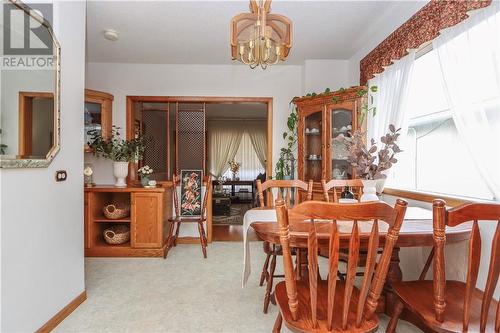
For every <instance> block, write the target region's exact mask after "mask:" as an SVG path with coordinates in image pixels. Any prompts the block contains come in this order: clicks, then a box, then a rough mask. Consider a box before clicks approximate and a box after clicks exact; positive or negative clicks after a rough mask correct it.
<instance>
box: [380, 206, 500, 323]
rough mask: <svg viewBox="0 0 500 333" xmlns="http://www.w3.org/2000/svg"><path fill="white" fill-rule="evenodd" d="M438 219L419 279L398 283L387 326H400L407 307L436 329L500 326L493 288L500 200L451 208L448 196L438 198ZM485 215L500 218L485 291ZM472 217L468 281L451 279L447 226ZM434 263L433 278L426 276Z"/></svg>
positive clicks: (499, 265) (499, 253) (499, 252)
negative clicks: (448, 277)
mask: <svg viewBox="0 0 500 333" xmlns="http://www.w3.org/2000/svg"><path fill="white" fill-rule="evenodd" d="M433 220H434V247H433V249H432V251H431V253H430V255H429V258H428V259H427V262H426V264H425V266H424V269H423V271H422V273H421V274H420V277H419V279H418V281H405V282H398V283H394V284H393V285H392V288H393V291H394V292H395V293H396V295H397V296H398V298H399V300H398V303H397V304H396V306H395V310H394V312H393V316H392V318H391V321H390V322H389V325H388V326H387V332H394V331H395V330H396V326H397V322H398V318H399V316H400V315H401V312H402V310H403V309H407V310H408V311H410V312H411V313H413V314H414V315H415V316H416V317H417V318H418V320H419V321H420V323H422V324H423V325H424V326H425V328H426V329H427V331H430V332H499V331H500V307H499V302H498V300H494V299H493V293H494V291H495V287H496V285H497V282H498V276H499V274H500V205H498V204H481V203H471V204H465V205H462V206H459V207H456V208H453V209H450V210H447V209H446V203H445V202H444V201H443V200H434V202H433ZM479 220H481V221H484V223H496V229H495V234H494V236H493V239H492V247H491V257H490V261H489V268H488V277H487V280H486V287H485V289H484V291H481V290H479V289H478V288H477V287H476V282H477V277H478V273H479V263H480V261H481V247H482V245H481V243H482V242H483V240H481V235H480V232H479V226H478V221H479ZM466 222H472V223H473V224H472V232H471V236H470V239H469V255H468V265H467V278H466V281H465V282H459V281H451V280H446V277H445V258H444V247H445V243H446V233H445V227H446V226H449V227H454V226H457V225H459V224H462V223H466ZM483 246H484V244H483ZM431 263H432V265H433V279H432V280H425V277H426V275H427V271H428V270H429V267H430V265H431Z"/></svg>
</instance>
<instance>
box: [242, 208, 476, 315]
mask: <svg viewBox="0 0 500 333" xmlns="http://www.w3.org/2000/svg"><path fill="white" fill-rule="evenodd" d="M310 224H311V222H309V221H291V223H290V246H291V247H294V248H296V249H298V250H299V251H298V252H299V253H302V255H300V270H299V272H300V274H299V276H304V277H307V276H308V275H307V255H305V253H304V251H307V237H308V234H309V228H310ZM315 225H316V231H317V233H318V243H319V244H318V246H319V249H320V253H328V246H329V241H330V239H329V238H330V228H331V222H328V221H315ZM337 225H338V230H339V233H340V237H339V240H340V244H339V247H340V248H341V249H348V248H349V237H350V233H351V230H352V225H353V222H352V221H337ZM432 225H433V224H432V211H431V210H429V209H424V208H420V207H408V208H407V210H406V214H405V219H404V221H403V224H402V226H401V230H400V232H399V238H398V240H397V243H396V246H395V247H394V249H393V251H392V255H391V261H390V264H389V271H388V273H387V278H386V283H385V286H384V294H383V295H384V297H383V300H382V301H381V302H380V306H379V307H378V312H385V313H386V314H388V315H390V314H391V313H392V310H393V308H394V305H395V303H396V301H397V299H396V295H395V294H394V293H393V292H392V287H391V284H392V283H394V282H399V281H402V280H403V272H402V270H401V267H400V259H399V251H400V248H404V247H430V246H433V244H434V239H433V226H432ZM243 226H244V228H243V229H244V234H243V238H244V239H243V244H244V268H243V280H242V284H243V286H244V285H245V284H246V282H247V281H248V278H249V277H250V273H251V267H250V246H249V240H248V238H247V232H248V230H249V229H250V227H251V228H253V229H254V231H255V233H256V234H257V236H258V237H259V238H260V239H261V240H263V241H266V242H269V243H270V244H275V245H279V244H280V232H279V227H278V223H277V219H276V211H275V210H274V209H270V208H253V209H251V210H248V211H247V212H246V214H245V216H244V219H243ZM358 228H359V232H360V249H363V248H364V249H366V248H367V245H368V237H369V233H370V231H371V222H368V221H366V223H359V224H358ZM387 230H388V224H386V223H380V222H379V234H380V236H379V237H380V239H379V246H380V247H383V246H384V243H385V236H386V232H387ZM471 230H472V223H464V224H461V225H459V226H456V227H446V243H447V244H449V243H457V242H463V241H466V240H468V239H469V237H470V233H471Z"/></svg>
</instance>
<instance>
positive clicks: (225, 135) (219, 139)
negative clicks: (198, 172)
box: [208, 121, 244, 177]
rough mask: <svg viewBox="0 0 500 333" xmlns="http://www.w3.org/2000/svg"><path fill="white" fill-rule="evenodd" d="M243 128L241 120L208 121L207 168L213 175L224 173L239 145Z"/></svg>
mask: <svg viewBox="0 0 500 333" xmlns="http://www.w3.org/2000/svg"><path fill="white" fill-rule="evenodd" d="M243 132H244V128H243V126H242V123H241V122H236V121H234V122H231V126H228V124H227V121H209V122H208V170H209V172H210V174H211V175H212V176H214V177H218V176H219V175H222V174H224V173H225V172H226V171H227V170H228V169H229V165H228V162H229V161H231V160H233V159H234V156H235V155H236V153H237V152H238V148H239V147H240V143H241V138H242V137H243Z"/></svg>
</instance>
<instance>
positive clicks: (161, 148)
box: [127, 96, 273, 243]
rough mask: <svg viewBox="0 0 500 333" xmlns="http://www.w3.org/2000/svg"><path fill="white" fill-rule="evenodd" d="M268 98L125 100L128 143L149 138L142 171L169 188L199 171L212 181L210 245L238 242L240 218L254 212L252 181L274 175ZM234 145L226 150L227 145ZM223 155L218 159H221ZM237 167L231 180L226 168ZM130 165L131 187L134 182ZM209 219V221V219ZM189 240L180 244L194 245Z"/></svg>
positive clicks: (180, 240) (270, 115) (165, 97)
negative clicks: (187, 172) (185, 173)
mask: <svg viewBox="0 0 500 333" xmlns="http://www.w3.org/2000/svg"><path fill="white" fill-rule="evenodd" d="M272 108H273V103H272V98H268V97H170V96H127V137H128V138H129V139H131V138H133V137H134V136H136V135H139V134H142V135H144V136H147V137H150V138H152V140H151V142H150V143H149V144H148V146H147V148H146V151H145V154H144V159H143V163H142V165H149V166H150V167H152V168H153V169H154V170H155V173H154V174H153V179H155V180H157V182H159V183H161V184H163V186H171V184H172V182H171V179H172V174H173V173H174V172H175V173H177V174H178V173H179V172H180V170H182V169H202V170H203V171H204V174H205V175H208V174H210V175H212V179H213V182H212V184H206V185H207V186H210V187H211V189H212V198H210V200H209V202H208V201H207V203H208V204H209V206H210V208H208V207H207V212H209V214H207V224H206V228H207V238H208V241H209V242H211V241H212V240H213V241H241V240H242V239H243V227H242V222H243V215H244V213H245V211H246V210H247V209H250V208H252V207H253V206H254V202H255V197H256V189H255V179H256V178H257V176H259V177H260V178H261V179H263V180H265V179H266V177H267V176H268V175H270V174H271V172H272ZM229 141H230V142H231V143H232V144H229V145H228V142H229ZM220 152H222V153H220ZM229 160H232V161H234V162H238V163H239V164H240V169H239V170H238V173H237V174H236V175H235V176H234V177H233V175H232V173H231V171H230V170H229V165H228V162H229ZM142 165H131V166H130V170H129V171H130V172H129V182H131V183H134V182H138V176H137V169H138V167H140V166H142ZM208 215H209V216H208ZM196 241H197V238H196V237H195V235H194V234H193V235H192V236H190V235H187V236H185V237H181V238H180V239H179V242H180V243H182V242H189V243H191V242H196Z"/></svg>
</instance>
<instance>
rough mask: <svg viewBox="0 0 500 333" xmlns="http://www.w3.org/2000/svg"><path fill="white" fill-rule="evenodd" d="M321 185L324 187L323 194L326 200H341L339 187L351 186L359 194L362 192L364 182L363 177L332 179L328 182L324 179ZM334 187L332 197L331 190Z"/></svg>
mask: <svg viewBox="0 0 500 333" xmlns="http://www.w3.org/2000/svg"><path fill="white" fill-rule="evenodd" d="M321 186H322V187H323V196H324V198H325V201H326V202H339V197H338V189H343V188H344V187H346V186H347V187H351V188H354V192H356V194H358V196H359V195H361V193H362V189H363V182H362V181H361V179H332V180H330V181H329V182H328V183H327V182H326V181H325V180H324V179H323V180H321ZM332 189H333V191H332V198H330V194H329V192H330V190H332Z"/></svg>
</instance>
